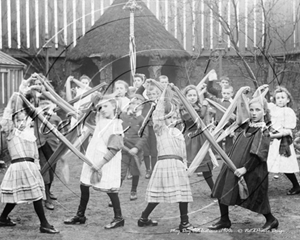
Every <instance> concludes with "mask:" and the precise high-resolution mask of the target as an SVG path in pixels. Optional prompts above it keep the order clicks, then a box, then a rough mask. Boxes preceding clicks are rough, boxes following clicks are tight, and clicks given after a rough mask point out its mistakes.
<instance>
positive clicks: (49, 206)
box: [45, 200, 54, 210]
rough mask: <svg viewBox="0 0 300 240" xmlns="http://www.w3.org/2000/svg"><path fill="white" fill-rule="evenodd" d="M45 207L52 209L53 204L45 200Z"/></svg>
mask: <svg viewBox="0 0 300 240" xmlns="http://www.w3.org/2000/svg"><path fill="white" fill-rule="evenodd" d="M45 208H47V209H49V210H54V205H53V203H52V202H49V201H47V200H46V201H45Z"/></svg>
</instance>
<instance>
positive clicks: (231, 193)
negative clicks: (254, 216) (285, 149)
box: [209, 96, 279, 231]
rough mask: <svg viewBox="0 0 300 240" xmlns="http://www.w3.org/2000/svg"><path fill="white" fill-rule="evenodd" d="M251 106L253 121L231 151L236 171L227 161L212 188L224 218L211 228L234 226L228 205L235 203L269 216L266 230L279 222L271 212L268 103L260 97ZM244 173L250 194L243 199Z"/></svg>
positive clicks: (250, 103) (240, 135) (246, 126)
mask: <svg viewBox="0 0 300 240" xmlns="http://www.w3.org/2000/svg"><path fill="white" fill-rule="evenodd" d="M249 109H250V122H249V123H246V124H245V128H244V130H243V131H241V132H240V133H239V134H238V136H237V139H236V141H235V143H234V146H233V148H232V150H231V152H230V154H229V157H230V159H231V160H232V162H233V163H234V165H235V166H236V167H237V170H236V171H235V172H233V171H232V170H231V169H230V168H229V167H228V166H227V165H226V164H225V163H224V164H223V166H222V169H221V171H220V174H219V176H218V178H217V180H216V182H215V186H214V188H213V196H214V197H216V198H218V201H219V208H220V213H221V219H220V220H219V221H218V222H217V223H215V224H213V225H212V226H210V227H209V229H211V230H219V229H222V228H230V227H231V221H230V219H229V211H228V208H229V206H234V205H239V206H241V207H244V208H247V209H249V210H251V211H253V212H257V213H261V214H263V215H264V217H265V218H266V223H265V224H264V226H263V227H262V230H263V231H269V230H272V229H274V228H277V227H278V225H279V223H278V220H277V219H276V218H275V217H274V216H273V215H272V213H271V209H270V203H269V197H268V169H267V155H268V148H269V143H270V138H269V135H268V132H267V130H265V129H266V127H265V126H266V124H265V122H264V117H266V118H268V117H269V116H268V114H269V113H268V111H269V110H268V106H267V102H266V100H265V99H263V98H262V97H261V96H259V97H257V98H254V99H252V100H251V101H250V102H249ZM266 120H267V119H266ZM241 176H243V177H244V179H245V182H246V184H247V186H248V190H249V197H248V198H247V199H244V200H242V199H241V198H240V196H239V186H238V180H239V178H240V177H241Z"/></svg>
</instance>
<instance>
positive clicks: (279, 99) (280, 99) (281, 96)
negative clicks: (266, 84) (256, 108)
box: [275, 92, 290, 107]
mask: <svg viewBox="0 0 300 240" xmlns="http://www.w3.org/2000/svg"><path fill="white" fill-rule="evenodd" d="M289 102H290V99H289V97H288V95H287V94H286V93H285V92H278V93H276V95H275V103H276V105H277V106H278V107H286V105H287V104H288V103H289Z"/></svg>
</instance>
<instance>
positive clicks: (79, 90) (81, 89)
mask: <svg viewBox="0 0 300 240" xmlns="http://www.w3.org/2000/svg"><path fill="white" fill-rule="evenodd" d="M73 79H74V77H73V76H69V77H68V78H67V81H66V83H65V86H66V93H67V95H66V96H67V100H68V101H70V100H71V99H72V96H71V95H72V94H71V93H70V91H72V90H71V82H72V80H73ZM79 81H80V82H81V83H82V84H83V85H84V86H85V87H75V88H74V89H73V96H74V97H78V96H80V95H82V94H83V93H85V92H86V91H88V90H89V85H90V82H91V79H90V78H89V77H88V76H86V75H82V76H81V77H80V79H79ZM90 101H91V96H90V95H89V96H86V97H85V98H82V99H80V100H79V101H78V102H76V103H74V107H75V108H76V109H78V108H79V107H80V106H82V105H83V104H85V103H87V102H90Z"/></svg>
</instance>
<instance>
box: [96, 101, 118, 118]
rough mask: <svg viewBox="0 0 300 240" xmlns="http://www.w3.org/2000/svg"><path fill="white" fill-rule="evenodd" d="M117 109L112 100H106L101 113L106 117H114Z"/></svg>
mask: <svg viewBox="0 0 300 240" xmlns="http://www.w3.org/2000/svg"><path fill="white" fill-rule="evenodd" d="M115 109H116V106H115V105H114V104H113V103H111V102H110V101H108V100H107V101H105V102H103V103H102V104H101V110H100V113H101V114H102V115H103V116H104V117H105V118H110V119H112V118H113V117H114V115H115Z"/></svg>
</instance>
